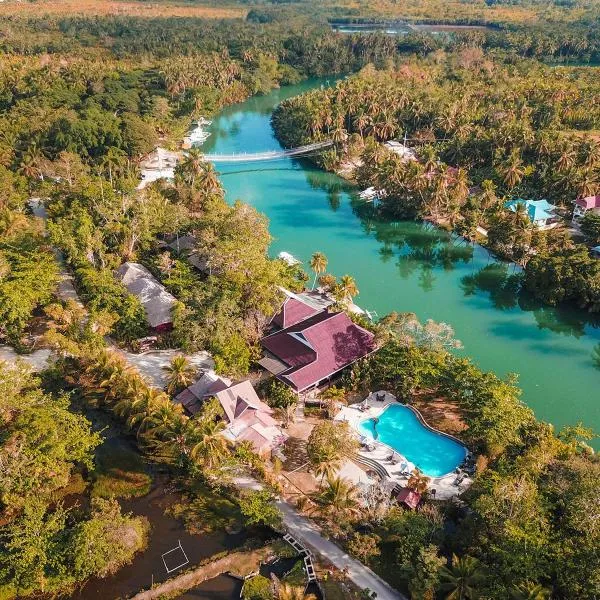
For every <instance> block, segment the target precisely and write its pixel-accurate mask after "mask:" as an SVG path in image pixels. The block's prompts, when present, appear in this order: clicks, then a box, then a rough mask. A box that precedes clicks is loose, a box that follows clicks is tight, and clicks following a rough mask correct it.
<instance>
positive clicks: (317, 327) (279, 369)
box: [259, 295, 375, 393]
mask: <svg viewBox="0 0 600 600" xmlns="http://www.w3.org/2000/svg"><path fill="white" fill-rule="evenodd" d="M271 325H272V327H273V329H274V332H273V333H270V334H269V335H267V336H266V337H264V338H263V339H262V340H261V345H262V347H263V349H264V350H265V354H264V356H263V358H262V359H261V360H260V361H259V364H260V365H261V366H262V367H264V368H265V369H266V370H267V371H269V372H271V373H272V374H273V375H275V376H276V377H277V378H278V379H279V380H281V381H282V382H283V383H285V384H286V385H289V386H290V387H291V388H292V389H293V390H294V391H296V392H297V393H301V392H305V391H307V390H309V389H312V388H315V387H319V386H321V385H323V384H325V383H326V382H328V381H330V380H331V378H332V377H333V376H335V375H337V374H339V373H340V371H342V370H343V369H345V368H346V367H348V366H350V365H351V364H353V363H355V362H356V361H357V360H359V359H361V358H363V357H365V356H367V355H368V354H370V353H371V352H373V351H374V350H375V340H374V335H373V334H372V333H371V332H370V331H367V330H366V329H363V328H362V327H360V326H359V325H357V324H356V323H354V322H352V320H351V319H350V318H349V317H348V315H347V314H346V313H343V312H329V310H328V308H321V307H319V306H318V305H315V304H312V303H308V302H307V301H306V300H305V299H303V298H302V297H301V296H298V295H292V296H290V297H288V298H287V299H286V300H285V302H284V303H283V306H282V308H281V310H280V311H279V312H278V313H277V314H276V315H275V316H274V317H273V319H272V320H271Z"/></svg>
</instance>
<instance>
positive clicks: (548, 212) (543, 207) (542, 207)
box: [504, 198, 558, 229]
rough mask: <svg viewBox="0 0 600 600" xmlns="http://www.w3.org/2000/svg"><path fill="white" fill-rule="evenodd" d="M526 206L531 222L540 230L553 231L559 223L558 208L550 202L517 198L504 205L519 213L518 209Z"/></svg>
mask: <svg viewBox="0 0 600 600" xmlns="http://www.w3.org/2000/svg"><path fill="white" fill-rule="evenodd" d="M519 206H524V207H525V212H526V213H527V216H528V217H529V220H530V221H531V222H532V223H533V225H535V226H536V227H539V228H540V229H551V228H552V227H555V226H556V225H557V223H558V216H557V214H556V206H555V205H554V204H550V202H548V200H523V199H522V198H515V199H514V200H509V201H508V202H506V203H505V204H504V207H505V208H507V209H508V210H511V211H512V212H517V207H519Z"/></svg>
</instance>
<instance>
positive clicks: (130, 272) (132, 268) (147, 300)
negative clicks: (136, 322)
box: [115, 262, 177, 332]
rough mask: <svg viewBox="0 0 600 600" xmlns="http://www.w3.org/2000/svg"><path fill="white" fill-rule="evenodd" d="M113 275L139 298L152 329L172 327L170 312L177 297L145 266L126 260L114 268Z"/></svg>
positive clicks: (164, 329)
mask: <svg viewBox="0 0 600 600" xmlns="http://www.w3.org/2000/svg"><path fill="white" fill-rule="evenodd" d="M115 276H116V278H117V279H119V280H120V281H121V282H122V283H123V285H124V286H125V287H126V288H127V291H128V292H129V293H130V294H133V295H134V296H136V297H137V298H138V299H139V301H140V303H141V304H142V306H143V308H144V312H145V313H146V320H147V321H148V324H149V325H150V327H152V329H154V330H156V331H158V332H160V331H169V330H170V329H172V327H173V317H172V314H171V313H172V309H173V306H174V305H175V303H176V302H177V299H176V298H175V297H174V296H172V295H171V294H169V292H167V290H166V289H165V288H164V286H163V285H161V284H160V283H159V282H158V281H157V280H156V279H155V278H154V276H153V275H152V273H150V271H148V269H146V267H144V266H143V265H140V264H139V263H133V262H126V263H123V264H122V265H121V266H120V267H119V268H118V269H117V270H116V272H115Z"/></svg>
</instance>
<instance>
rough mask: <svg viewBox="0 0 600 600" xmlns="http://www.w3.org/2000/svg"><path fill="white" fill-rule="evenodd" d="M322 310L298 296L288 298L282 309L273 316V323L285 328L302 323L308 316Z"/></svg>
mask: <svg viewBox="0 0 600 600" xmlns="http://www.w3.org/2000/svg"><path fill="white" fill-rule="evenodd" d="M320 310H322V309H319V308H315V307H314V306H310V305H309V304H306V302H302V301H301V300H298V299H297V298H287V299H286V301H285V302H284V303H283V306H282V307H281V310H280V311H279V312H278V313H277V314H276V315H275V316H274V317H273V319H272V323H275V325H277V327H280V328H281V329H285V328H286V327H291V326H292V325H296V323H300V321H303V320H304V319H307V318H308V317H312V316H313V315H315V314H316V313H318V312H319V311H320Z"/></svg>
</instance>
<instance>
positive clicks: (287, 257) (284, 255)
mask: <svg viewBox="0 0 600 600" xmlns="http://www.w3.org/2000/svg"><path fill="white" fill-rule="evenodd" d="M277 258H279V259H280V260H282V261H283V262H284V263H285V264H286V265H288V266H290V267H293V266H294V265H299V264H300V261H299V260H298V259H297V258H296V257H295V256H294V255H293V254H290V253H289V252H280V253H279V254H278V255H277Z"/></svg>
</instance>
